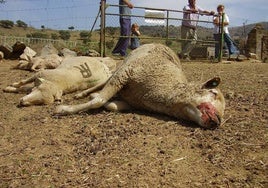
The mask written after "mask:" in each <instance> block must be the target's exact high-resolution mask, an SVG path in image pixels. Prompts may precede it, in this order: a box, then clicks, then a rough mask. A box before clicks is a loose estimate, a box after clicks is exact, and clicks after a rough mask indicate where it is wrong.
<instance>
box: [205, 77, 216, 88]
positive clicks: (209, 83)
mask: <svg viewBox="0 0 268 188" xmlns="http://www.w3.org/2000/svg"><path fill="white" fill-rule="evenodd" d="M220 83H221V79H220V77H215V78H212V79H210V80H208V81H206V82H205V83H204V84H203V85H202V89H213V88H216V87H218V85H220Z"/></svg>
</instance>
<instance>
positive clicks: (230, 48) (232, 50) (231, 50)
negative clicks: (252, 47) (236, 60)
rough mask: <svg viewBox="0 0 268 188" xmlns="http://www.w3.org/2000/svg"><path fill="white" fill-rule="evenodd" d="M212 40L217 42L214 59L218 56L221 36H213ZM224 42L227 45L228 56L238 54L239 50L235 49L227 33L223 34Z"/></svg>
mask: <svg viewBox="0 0 268 188" xmlns="http://www.w3.org/2000/svg"><path fill="white" fill-rule="evenodd" d="M214 39H215V41H216V42H217V43H216V44H215V58H218V56H219V54H220V40H221V34H214ZM223 39H224V42H225V43H226V45H227V48H228V52H229V55H232V54H239V50H238V48H237V47H236V45H235V43H234V41H233V40H232V38H231V36H230V35H229V33H224V35H223Z"/></svg>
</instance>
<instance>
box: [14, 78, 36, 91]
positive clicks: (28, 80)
mask: <svg viewBox="0 0 268 188" xmlns="http://www.w3.org/2000/svg"><path fill="white" fill-rule="evenodd" d="M35 79H36V76H35V75H34V76H32V77H30V78H28V79H25V80H21V81H19V82H14V83H13V84H11V86H12V87H15V88H19V87H21V86H23V85H26V84H29V83H32V82H34V81H35Z"/></svg>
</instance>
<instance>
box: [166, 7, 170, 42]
mask: <svg viewBox="0 0 268 188" xmlns="http://www.w3.org/2000/svg"><path fill="white" fill-rule="evenodd" d="M168 25H169V11H168V10H167V25H166V27H167V29H166V44H167V43H168V38H169V35H168V34H169V27H168Z"/></svg>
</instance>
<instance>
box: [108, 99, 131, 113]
mask: <svg viewBox="0 0 268 188" xmlns="http://www.w3.org/2000/svg"><path fill="white" fill-rule="evenodd" d="M104 107H105V108H106V109H107V110H109V111H113V112H121V111H127V110H130V109H132V108H131V106H129V104H127V103H126V102H124V101H112V102H107V103H106V104H105V105H104Z"/></svg>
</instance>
